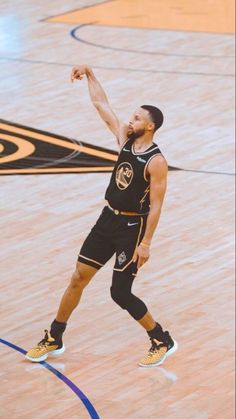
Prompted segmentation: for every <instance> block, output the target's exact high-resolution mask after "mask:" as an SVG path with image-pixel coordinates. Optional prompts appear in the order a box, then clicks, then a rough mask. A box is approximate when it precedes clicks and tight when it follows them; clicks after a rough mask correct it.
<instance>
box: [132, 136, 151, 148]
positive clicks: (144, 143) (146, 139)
mask: <svg viewBox="0 0 236 419" xmlns="http://www.w3.org/2000/svg"><path fill="white" fill-rule="evenodd" d="M152 143H153V136H147V135H143V136H142V137H139V138H136V139H135V140H134V142H133V145H134V150H135V151H144V150H146V149H147V148H149V147H151V145H152Z"/></svg>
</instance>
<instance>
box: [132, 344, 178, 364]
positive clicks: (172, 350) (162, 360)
mask: <svg viewBox="0 0 236 419" xmlns="http://www.w3.org/2000/svg"><path fill="white" fill-rule="evenodd" d="M173 342H174V345H173V346H172V348H171V349H170V350H169V351H167V352H166V353H165V355H163V357H162V358H161V359H160V361H158V362H156V363H155V364H149V365H145V364H141V362H140V363H139V364H138V365H139V366H140V367H142V368H153V367H158V365H161V364H163V362H164V361H165V360H166V358H168V356H170V355H172V354H173V353H174V352H176V351H177V349H178V343H177V342H176V341H175V340H174V339H173Z"/></svg>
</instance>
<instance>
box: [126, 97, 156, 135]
mask: <svg viewBox="0 0 236 419" xmlns="http://www.w3.org/2000/svg"><path fill="white" fill-rule="evenodd" d="M163 120H164V117H163V114H162V112H161V111H160V109H158V108H156V107H155V106H152V105H142V106H141V107H140V108H139V109H137V111H136V112H135V113H134V114H133V115H132V117H131V119H130V122H129V129H128V133H127V137H128V138H130V139H133V140H135V139H136V138H139V137H142V136H143V135H145V134H146V133H148V132H149V133H150V134H152V135H153V134H154V133H155V132H156V131H157V130H158V128H160V127H161V126H162V124H163Z"/></svg>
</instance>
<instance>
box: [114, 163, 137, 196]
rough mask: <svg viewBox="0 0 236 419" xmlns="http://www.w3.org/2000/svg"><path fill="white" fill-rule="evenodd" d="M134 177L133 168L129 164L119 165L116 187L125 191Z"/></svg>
mask: <svg viewBox="0 0 236 419" xmlns="http://www.w3.org/2000/svg"><path fill="white" fill-rule="evenodd" d="M133 176H134V171H133V167H132V166H131V164H130V163H129V162H123V163H121V164H119V166H118V167H117V169H116V185H117V187H118V188H119V189H121V190H123V189H126V188H128V186H129V185H130V184H131V182H132V179H133Z"/></svg>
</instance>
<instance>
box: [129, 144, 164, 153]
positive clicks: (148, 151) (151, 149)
mask: <svg viewBox="0 0 236 419" xmlns="http://www.w3.org/2000/svg"><path fill="white" fill-rule="evenodd" d="M154 144H155V143H153V145H154ZM155 145H156V147H154V148H151V146H150V150H146V151H141V152H140V153H136V152H135V151H134V143H133V144H132V147H131V151H132V153H133V154H134V155H135V156H141V155H142V154H149V153H151V152H152V151H153V150H156V149H157V148H159V147H158V145H157V144H155Z"/></svg>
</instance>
